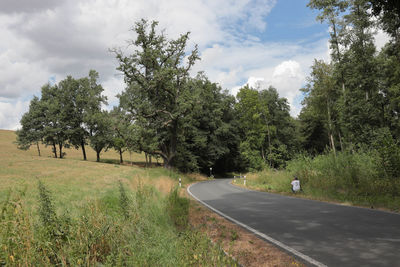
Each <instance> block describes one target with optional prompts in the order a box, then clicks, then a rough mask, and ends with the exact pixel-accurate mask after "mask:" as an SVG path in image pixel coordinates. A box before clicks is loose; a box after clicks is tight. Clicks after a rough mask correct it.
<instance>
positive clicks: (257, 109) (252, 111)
mask: <svg viewBox="0 0 400 267" xmlns="http://www.w3.org/2000/svg"><path fill="white" fill-rule="evenodd" d="M236 98H237V101H238V103H237V105H236V107H235V109H236V110H237V115H238V117H239V124H240V128H241V131H242V134H243V136H242V141H241V144H240V151H241V154H242V156H243V158H244V159H245V160H246V161H247V163H248V166H249V167H250V168H251V169H256V170H260V169H262V168H263V163H264V162H265V160H266V153H265V147H264V140H265V138H266V136H267V133H269V131H270V129H269V128H268V124H267V121H268V116H269V111H268V107H267V106H266V105H265V103H264V104H262V102H261V101H260V96H259V93H258V91H257V90H255V89H252V88H250V87H248V86H247V85H246V86H245V87H243V88H241V89H240V90H239V92H238V94H237V96H236Z"/></svg>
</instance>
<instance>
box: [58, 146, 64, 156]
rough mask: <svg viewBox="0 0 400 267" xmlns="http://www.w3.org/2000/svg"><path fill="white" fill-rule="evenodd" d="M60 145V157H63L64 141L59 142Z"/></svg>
mask: <svg viewBox="0 0 400 267" xmlns="http://www.w3.org/2000/svg"><path fill="white" fill-rule="evenodd" d="M58 147H59V148H60V151H59V152H60V159H62V158H63V152H62V147H63V145H62V143H59V144H58Z"/></svg>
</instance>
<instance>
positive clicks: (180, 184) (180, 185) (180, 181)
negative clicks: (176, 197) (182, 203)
mask: <svg viewBox="0 0 400 267" xmlns="http://www.w3.org/2000/svg"><path fill="white" fill-rule="evenodd" d="M179 187H182V180H181V178H179Z"/></svg>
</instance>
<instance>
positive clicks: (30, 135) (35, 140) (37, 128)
mask: <svg viewBox="0 0 400 267" xmlns="http://www.w3.org/2000/svg"><path fill="white" fill-rule="evenodd" d="M40 105H41V103H40V100H39V98H38V97H36V96H35V97H34V98H33V99H32V100H31V102H30V104H29V111H28V112H27V113H25V114H24V115H23V116H22V118H21V120H20V124H21V126H22V128H21V129H19V130H17V132H16V135H17V140H16V143H17V145H18V148H19V149H23V150H27V149H29V148H30V146H31V145H32V144H35V145H36V148H37V151H38V155H39V156H40V147H39V142H40V141H42V137H43V119H44V118H43V114H42V109H41V106H40Z"/></svg>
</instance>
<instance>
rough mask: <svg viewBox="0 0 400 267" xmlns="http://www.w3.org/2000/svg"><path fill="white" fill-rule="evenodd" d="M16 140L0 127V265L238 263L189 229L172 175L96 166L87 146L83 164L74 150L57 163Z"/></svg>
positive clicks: (109, 156) (107, 156) (46, 151)
mask: <svg viewBox="0 0 400 267" xmlns="http://www.w3.org/2000/svg"><path fill="white" fill-rule="evenodd" d="M14 140H15V133H14V132H12V131H4V130H0V148H1V149H0V266H3V265H17V266H19V265H26V266H44V265H72V266H76V265H88V266H89V265H90V266H93V265H99V264H101V265H106V266H177V265H179V266H185V265H203V266H224V265H227V264H228V265H235V263H234V262H233V261H232V260H231V259H230V258H228V257H226V256H225V255H224V254H223V252H222V251H221V249H219V247H218V246H213V245H211V246H210V241H209V239H208V238H206V237H205V235H204V234H202V233H200V232H197V231H193V230H189V228H188V220H187V216H188V212H189V201H188V200H187V199H184V198H181V197H180V196H179V194H177V191H176V190H175V191H174V190H171V189H172V188H174V186H176V185H177V178H178V174H177V173H174V172H171V171H168V170H165V169H162V168H150V169H144V168H139V167H136V166H131V165H119V164H110V163H104V162H102V163H97V162H94V160H95V154H94V152H93V151H92V150H90V149H88V156H89V160H88V161H82V160H81V153H80V151H76V150H74V149H67V150H66V153H67V157H66V158H65V159H55V158H52V157H51V153H50V152H51V151H50V148H45V147H41V150H42V156H41V157H39V156H38V155H37V152H36V149H35V148H33V147H32V149H31V150H28V151H21V150H18V149H17V147H16V145H15V144H13V141H14ZM102 157H103V159H104V161H106V162H112V161H113V160H117V159H119V155H118V154H117V153H115V152H113V151H109V152H106V153H104V154H103V155H102ZM141 160H143V157H142V156H141V155H138V154H135V155H132V161H135V162H140V161H141ZM184 180H185V181H188V180H189V178H184ZM39 181H40V182H39Z"/></svg>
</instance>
